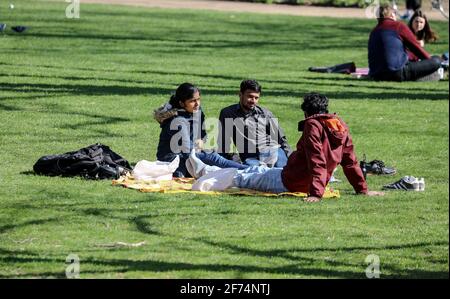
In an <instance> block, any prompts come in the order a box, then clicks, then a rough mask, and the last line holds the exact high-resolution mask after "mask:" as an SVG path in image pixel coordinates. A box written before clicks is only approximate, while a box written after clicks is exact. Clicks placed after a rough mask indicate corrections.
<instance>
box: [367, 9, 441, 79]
mask: <svg viewBox="0 0 450 299" xmlns="http://www.w3.org/2000/svg"><path fill="white" fill-rule="evenodd" d="M368 52H369V53H368V57H369V75H370V76H371V77H373V78H374V79H375V80H383V81H415V80H417V79H420V78H422V77H425V76H427V75H429V74H432V73H434V72H435V71H437V70H438V69H439V67H440V66H441V60H440V58H439V57H431V56H430V54H428V53H427V52H426V51H425V50H424V49H423V48H422V47H421V46H420V44H419V43H418V41H417V40H416V37H415V36H414V34H413V33H412V32H411V30H410V29H409V28H408V26H406V24H404V23H402V22H398V21H397V16H396V13H395V10H394V9H393V8H392V7H391V6H389V5H384V6H381V7H380V8H379V11H378V25H377V26H376V27H375V28H374V29H373V30H372V32H371V33H370V37H369V51H368Z"/></svg>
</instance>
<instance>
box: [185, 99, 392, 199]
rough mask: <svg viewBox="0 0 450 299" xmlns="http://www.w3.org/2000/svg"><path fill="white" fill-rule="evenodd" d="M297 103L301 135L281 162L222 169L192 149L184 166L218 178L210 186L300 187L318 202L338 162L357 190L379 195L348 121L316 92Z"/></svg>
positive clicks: (288, 189) (268, 189)
mask: <svg viewBox="0 0 450 299" xmlns="http://www.w3.org/2000/svg"><path fill="white" fill-rule="evenodd" d="M301 109H302V110H303V112H304V115H305V119H304V120H303V121H301V122H299V131H303V135H302V137H301V138H300V140H299V141H298V143H297V150H296V151H294V152H293V153H292V154H291V156H290V157H289V160H288V162H287V165H286V166H285V167H284V168H268V167H265V166H253V167H250V168H247V169H243V170H238V169H232V168H231V169H230V168H228V169H221V168H218V167H215V166H209V165H206V164H204V163H203V162H202V161H200V160H199V159H198V158H197V157H196V156H195V150H193V151H192V153H191V155H190V157H189V159H188V160H187V161H186V168H187V170H188V171H189V173H190V174H191V175H192V177H194V178H199V181H201V180H202V179H203V180H204V179H206V178H211V177H213V178H217V180H215V181H216V182H217V186H213V188H214V190H225V189H228V188H231V187H238V188H246V189H254V190H258V191H263V192H272V193H282V192H303V193H307V194H308V197H307V198H306V201H307V202H317V201H320V200H321V198H322V196H323V194H324V192H325V187H326V185H327V184H328V182H329V180H330V177H331V175H332V173H333V170H334V169H335V168H336V167H337V165H339V164H341V165H342V168H343V169H344V174H345V176H346V177H347V179H348V180H349V182H350V184H351V185H352V186H353V188H354V190H355V191H356V193H357V194H364V195H368V196H374V195H384V193H383V192H376V191H369V190H368V189H367V184H366V181H365V180H364V176H363V174H362V171H361V168H360V167H359V164H358V161H357V159H356V156H355V153H354V151H353V144H352V138H351V136H350V133H349V131H348V127H347V125H346V124H345V123H344V121H342V120H341V119H340V118H339V117H338V116H337V115H336V114H329V113H328V98H327V97H326V96H324V95H321V94H318V93H310V94H307V95H305V96H304V98H303V103H302V105H301ZM210 190H212V189H210Z"/></svg>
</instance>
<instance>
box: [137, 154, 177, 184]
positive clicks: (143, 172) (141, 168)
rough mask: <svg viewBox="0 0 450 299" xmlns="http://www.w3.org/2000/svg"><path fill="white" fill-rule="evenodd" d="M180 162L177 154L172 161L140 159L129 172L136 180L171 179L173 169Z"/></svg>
mask: <svg viewBox="0 0 450 299" xmlns="http://www.w3.org/2000/svg"><path fill="white" fill-rule="evenodd" d="M179 164H180V157H179V156H177V157H176V158H175V159H174V160H173V161H172V162H161V161H156V162H149V161H147V160H141V161H139V162H137V164H136V166H135V167H134V169H133V172H132V173H131V174H132V176H133V177H134V178H135V179H136V180H143V181H149V180H153V181H161V180H171V179H172V175H173V173H174V171H175V170H176V169H177V168H178V165H179Z"/></svg>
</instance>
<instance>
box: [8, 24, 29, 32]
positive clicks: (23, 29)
mask: <svg viewBox="0 0 450 299" xmlns="http://www.w3.org/2000/svg"><path fill="white" fill-rule="evenodd" d="M27 28H28V27H25V26H14V27H11V29H12V30H13V31H15V32H17V33H22V32H24V31H25V30H27Z"/></svg>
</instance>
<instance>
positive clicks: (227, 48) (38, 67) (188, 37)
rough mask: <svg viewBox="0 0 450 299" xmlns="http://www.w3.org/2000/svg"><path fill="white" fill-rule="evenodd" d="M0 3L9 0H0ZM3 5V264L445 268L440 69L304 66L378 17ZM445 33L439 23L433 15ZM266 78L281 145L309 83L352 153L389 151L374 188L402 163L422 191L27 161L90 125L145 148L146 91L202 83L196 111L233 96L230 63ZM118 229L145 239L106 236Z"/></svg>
mask: <svg viewBox="0 0 450 299" xmlns="http://www.w3.org/2000/svg"><path fill="white" fill-rule="evenodd" d="M2 5H6V4H4V3H3V4H2ZM15 5H16V8H15V9H14V10H6V9H4V7H2V8H1V9H0V23H1V22H4V23H7V24H8V26H9V27H10V26H14V25H26V26H29V27H30V28H29V30H28V31H27V32H25V33H23V34H21V35H19V34H15V33H13V32H12V31H10V30H9V29H7V31H6V33H5V34H3V35H0V51H1V55H0V117H1V119H2V121H1V123H0V136H1V142H0V155H1V156H0V158H1V161H2V164H1V168H0V183H1V189H0V277H3V278H32V277H57V278H64V277H65V270H66V267H67V266H68V264H66V257H67V256H68V255H69V254H76V255H78V256H79V259H80V277H81V278H365V277H366V276H365V269H366V267H367V266H368V264H367V263H366V262H365V259H366V257H367V256H368V255H371V254H374V255H377V256H378V257H379V258H380V270H381V277H382V278H448V275H449V274H448V273H449V267H448V262H449V259H448V244H449V214H448V212H449V211H448V205H449V187H448V184H449V177H448V171H449V148H448V142H449V140H448V139H449V115H448V112H449V105H448V104H449V101H448V99H449V97H448V92H449V87H448V79H447V80H446V81H444V82H424V83H417V82H412V83H378V82H371V81H366V80H358V79H353V78H351V77H350V76H346V75H331V74H317V73H311V72H308V71H307V68H308V67H309V66H323V65H334V64H337V63H343V62H348V61H354V62H355V63H356V65H357V66H358V67H365V66H367V58H366V57H367V50H366V46H367V39H368V33H369V32H370V29H371V28H372V27H373V26H374V20H360V19H358V20H356V19H333V18H310V17H292V16H275V15H260V14H248V13H233V14H230V13H219V12H208V11H194V10H192V11H191V10H183V11H176V10H161V9H147V8H137V7H126V6H107V5H87V4H82V5H81V15H80V19H67V18H65V8H66V5H67V3H64V2H62V3H56V2H44V1H24V0H21V1H19V0H17V1H15ZM432 26H433V28H434V29H436V31H437V32H438V33H439V35H440V37H441V39H440V40H439V42H437V43H435V44H432V45H427V50H428V51H429V52H431V53H437V54H439V53H443V52H445V51H448V27H447V26H448V23H446V22H432ZM249 77H251V78H256V79H258V80H259V81H260V83H261V84H262V86H263V94H262V100H261V104H262V105H263V106H265V107H267V108H269V109H271V110H272V111H273V112H274V114H275V115H276V116H278V117H279V122H280V123H281V125H282V127H283V128H284V130H285V132H286V134H287V136H288V139H289V142H290V144H291V146H292V147H295V144H296V142H297V140H298V138H299V136H300V134H299V133H298V132H297V122H298V121H299V120H301V119H302V113H301V112H300V109H299V105H300V100H301V97H302V96H303V95H304V94H305V93H306V92H309V91H318V92H322V93H324V94H326V95H328V96H329V97H330V99H331V103H330V110H331V111H333V112H337V113H339V114H340V115H341V116H342V117H343V118H344V119H345V120H346V121H347V123H348V124H349V126H350V130H351V133H352V136H353V141H354V144H355V151H356V153H357V155H358V157H360V158H362V156H363V154H366V156H367V158H368V160H373V159H381V160H383V161H385V162H386V164H387V165H389V166H394V167H395V168H396V169H397V170H398V174H397V175H395V176H393V177H374V176H370V177H368V184H369V188H370V189H373V190H380V189H381V188H382V186H383V185H384V184H387V183H391V182H393V181H396V180H398V179H400V178H401V177H402V176H404V175H414V176H417V177H424V178H425V181H426V191H425V192H388V193H387V195H386V196H385V197H381V198H367V197H363V196H356V195H354V194H353V191H352V188H351V186H350V185H349V184H348V182H346V180H345V177H344V175H343V173H342V170H341V169H339V170H338V172H337V173H336V176H337V177H338V178H339V179H342V180H343V182H342V183H337V184H334V185H333V186H334V187H335V188H336V189H339V190H340V192H341V198H340V199H338V200H331V199H330V200H323V201H322V202H320V203H318V204H307V203H304V202H302V201H301V200H299V199H297V198H286V197H284V198H265V197H236V196H207V195H193V194H179V195H178V194H177V195H172V194H148V193H140V192H137V191H133V190H127V189H123V188H120V187H113V186H111V182H110V181H86V180H83V179H79V178H54V177H53V178H50V177H41V176H35V175H33V173H32V166H33V164H34V163H35V161H36V160H37V159H38V158H39V157H41V156H43V155H47V154H57V153H63V152H66V151H71V150H76V149H79V148H81V147H84V146H87V145H90V144H93V143H96V142H101V143H104V144H107V145H109V146H110V147H111V148H112V149H113V150H114V151H116V152H118V153H119V154H121V155H123V156H124V157H125V158H127V159H128V160H129V161H130V162H132V163H136V162H137V161H139V160H142V159H146V160H155V159H156V147H157V142H158V136H159V126H158V125H157V123H156V122H155V121H154V120H153V119H152V116H151V112H152V111H153V109H155V108H156V107H158V106H159V105H161V104H162V103H164V102H165V101H167V99H168V98H169V95H170V93H171V92H173V91H174V89H175V88H176V86H177V85H178V84H180V83H182V82H185V81H188V82H192V83H195V84H197V85H198V86H199V87H200V88H201V90H202V97H203V101H202V105H203V109H204V111H205V113H206V116H207V117H211V118H213V117H217V116H218V113H219V111H220V109H221V108H222V107H224V106H226V105H230V104H233V103H236V102H237V100H238V98H237V92H238V86H239V83H240V81H241V80H242V79H245V78H249ZM115 242H126V243H138V242H145V244H144V245H143V246H140V247H125V248H107V247H105V244H113V243H115Z"/></svg>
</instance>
